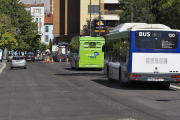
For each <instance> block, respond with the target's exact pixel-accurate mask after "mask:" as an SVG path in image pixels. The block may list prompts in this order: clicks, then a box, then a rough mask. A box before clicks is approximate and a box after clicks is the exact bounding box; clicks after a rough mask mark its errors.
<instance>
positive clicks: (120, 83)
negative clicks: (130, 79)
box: [119, 69, 122, 86]
mask: <svg viewBox="0 0 180 120" xmlns="http://www.w3.org/2000/svg"><path fill="white" fill-rule="evenodd" d="M119 86H122V78H121V69H119Z"/></svg>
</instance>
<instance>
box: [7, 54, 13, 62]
mask: <svg viewBox="0 0 180 120" xmlns="http://www.w3.org/2000/svg"><path fill="white" fill-rule="evenodd" d="M13 56H14V55H13V54H8V56H7V62H9V61H11V60H12V58H13Z"/></svg>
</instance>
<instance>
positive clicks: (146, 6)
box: [118, 0, 155, 24]
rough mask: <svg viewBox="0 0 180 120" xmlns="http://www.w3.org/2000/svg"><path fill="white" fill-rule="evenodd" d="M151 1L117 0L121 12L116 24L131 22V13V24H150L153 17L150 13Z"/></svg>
mask: <svg viewBox="0 0 180 120" xmlns="http://www.w3.org/2000/svg"><path fill="white" fill-rule="evenodd" d="M151 1H153V0H148V1H147V0H119V2H120V6H119V7H120V9H121V10H122V12H121V13H120V14H119V17H120V21H119V22H118V24H120V23H127V22H132V21H131V12H132V13H133V22H146V23H152V22H153V21H154V20H155V16H154V14H152V12H151V10H152V7H153V5H151V4H152V2H151Z"/></svg>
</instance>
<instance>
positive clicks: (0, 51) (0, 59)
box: [0, 49, 2, 62]
mask: <svg viewBox="0 0 180 120" xmlns="http://www.w3.org/2000/svg"><path fill="white" fill-rule="evenodd" d="M0 61H1V62H2V49H0Z"/></svg>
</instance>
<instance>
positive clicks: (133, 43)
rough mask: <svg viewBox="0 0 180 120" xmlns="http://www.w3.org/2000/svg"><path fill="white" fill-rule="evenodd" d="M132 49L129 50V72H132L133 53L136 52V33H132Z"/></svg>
mask: <svg viewBox="0 0 180 120" xmlns="http://www.w3.org/2000/svg"><path fill="white" fill-rule="evenodd" d="M130 35H131V38H130V48H129V51H130V52H129V72H132V52H136V51H135V50H136V46H135V31H131V34H130Z"/></svg>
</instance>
